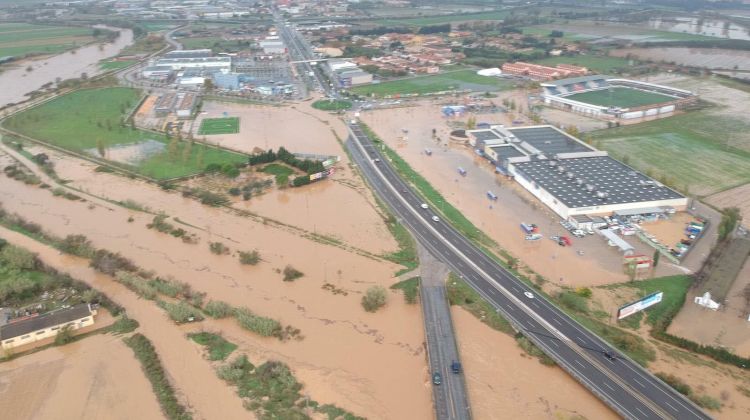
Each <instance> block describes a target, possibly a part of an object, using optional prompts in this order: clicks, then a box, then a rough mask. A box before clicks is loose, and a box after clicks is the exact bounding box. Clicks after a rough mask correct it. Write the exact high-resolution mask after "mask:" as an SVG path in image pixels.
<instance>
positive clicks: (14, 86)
mask: <svg viewBox="0 0 750 420" xmlns="http://www.w3.org/2000/svg"><path fill="white" fill-rule="evenodd" d="M100 27H102V28H107V27H106V26H100ZM107 29H111V30H116V31H119V32H120V36H119V37H117V39H115V41H114V42H111V43H106V44H91V45H88V46H85V47H81V48H77V49H75V50H73V51H75V53H72V52H70V51H68V52H64V53H62V54H58V55H54V56H52V57H46V58H40V59H32V60H24V61H20V62H18V63H16V65H17V66H16V67H13V68H9V69H7V70H5V71H3V72H2V73H0V86H2V89H0V107H2V106H5V105H7V104H9V103H18V102H21V101H24V100H26V99H27V98H28V97H27V96H26V94H27V93H29V92H32V91H35V90H37V89H39V88H40V87H42V85H44V84H46V83H54V82H55V80H56V79H57V78H58V77H59V78H60V79H62V80H65V79H72V78H78V77H81V73H86V74H87V75H89V76H93V75H95V74H98V73H100V72H101V70H100V69H99V61H100V60H104V59H106V58H109V57H113V56H115V55H116V54H118V53H119V52H120V51H122V49H123V48H125V47H127V46H128V45H130V44H132V43H133V31H131V30H130V29H123V28H107ZM28 66H31V67H32V69H33V70H32V71H26V68H27V67H28Z"/></svg>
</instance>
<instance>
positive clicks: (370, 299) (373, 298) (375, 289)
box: [362, 286, 387, 312]
mask: <svg viewBox="0 0 750 420" xmlns="http://www.w3.org/2000/svg"><path fill="white" fill-rule="evenodd" d="M386 293H387V292H386V290H385V288H384V287H382V286H372V287H370V288H369V289H367V291H366V292H365V295H364V296H362V307H363V308H365V311H367V312H375V311H377V310H378V309H380V308H382V307H383V306H385V302H386V299H387V294H386Z"/></svg>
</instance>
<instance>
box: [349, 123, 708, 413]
mask: <svg viewBox="0 0 750 420" xmlns="http://www.w3.org/2000/svg"><path fill="white" fill-rule="evenodd" d="M349 130H350V133H351V135H350V137H349V140H348V147H349V149H350V150H351V151H352V154H353V156H354V157H355V160H357V162H358V163H359V165H360V167H361V169H362V172H363V173H364V175H365V177H366V178H367V180H368V182H369V183H370V185H371V186H372V187H373V188H374V189H375V191H376V192H377V193H378V195H379V196H380V197H381V198H383V200H384V201H385V202H386V203H387V204H388V205H389V207H390V208H391V210H392V211H393V212H394V213H395V214H396V216H397V217H398V218H399V220H400V221H401V223H403V224H404V225H405V226H406V227H407V228H408V229H409V230H410V231H411V232H412V233H413V234H414V236H415V238H416V239H417V240H418V241H419V242H420V243H421V244H422V245H423V246H424V247H425V248H427V249H428V250H429V251H430V253H431V254H432V255H434V256H435V257H437V258H438V259H440V260H441V261H443V262H444V263H445V264H446V265H448V266H449V267H450V268H451V269H452V270H453V271H454V272H456V273H457V274H459V275H460V276H461V277H462V278H463V279H464V280H465V281H466V282H467V283H468V284H469V285H471V286H472V287H473V288H474V289H475V290H476V291H477V292H478V293H479V294H480V295H482V297H484V298H485V299H486V300H487V301H489V302H490V303H491V304H492V305H493V307H494V308H495V309H496V310H497V311H498V312H499V313H500V314H502V315H503V316H504V317H505V318H506V319H508V321H509V322H511V324H512V325H513V326H514V328H516V329H517V330H518V331H521V332H523V334H524V335H525V336H526V337H527V338H528V339H529V340H531V341H532V342H534V344H536V345H537V346H538V347H539V348H541V349H542V350H543V351H544V352H545V353H546V354H547V355H548V356H550V357H551V358H552V359H554V360H555V362H557V364H558V365H560V367H562V368H563V369H565V370H566V371H567V372H568V373H569V374H570V375H572V376H573V377H574V378H575V379H576V380H578V381H579V382H580V383H581V384H583V385H584V386H585V387H586V388H588V389H589V390H590V391H591V392H592V393H594V394H595V395H596V396H597V397H599V398H600V399H601V400H602V401H604V402H605V403H606V404H607V405H609V406H610V407H611V408H612V409H613V410H614V411H616V412H617V413H618V414H620V415H621V416H623V417H625V418H628V419H639V420H640V419H662V418H672V419H680V420H683V419H710V416H708V415H707V414H706V413H704V412H703V411H702V410H701V409H700V408H698V407H697V406H696V405H694V404H693V403H692V402H691V401H689V400H688V399H687V398H685V397H684V396H682V395H681V394H679V393H677V392H676V391H675V390H674V389H672V388H671V387H670V386H669V385H667V384H665V383H664V382H662V381H660V380H659V379H658V378H656V377H654V376H653V375H651V374H650V373H649V372H648V371H646V370H645V369H643V368H642V367H641V366H640V365H638V364H637V363H635V362H633V361H632V360H630V359H629V358H628V357H626V356H624V355H622V354H620V353H619V352H618V351H617V350H616V349H614V348H613V347H612V346H610V345H609V344H608V343H606V342H605V341H604V340H602V339H600V338H599V337H598V336H596V335H595V334H594V333H592V332H590V331H589V330H588V329H586V328H585V327H583V326H582V325H580V324H579V323H577V322H576V321H575V320H573V319H572V318H570V317H569V316H568V315H567V314H565V313H564V312H563V311H561V310H560V309H558V308H557V307H556V306H555V305H553V304H552V303H550V302H549V301H547V299H545V298H544V297H542V296H540V295H538V294H537V293H535V290H533V289H531V288H530V287H529V286H527V285H526V284H525V283H523V282H522V281H521V280H519V279H518V278H516V277H515V276H514V275H513V274H512V273H510V272H508V271H507V270H506V269H505V268H503V267H502V266H501V265H500V264H498V263H497V262H496V261H495V260H493V259H492V258H490V257H489V256H488V255H486V254H485V253H484V252H483V251H481V250H480V249H479V248H478V247H476V246H475V245H474V244H473V243H472V242H471V241H469V240H468V239H467V238H465V237H464V236H463V235H462V234H460V233H459V232H458V231H457V230H455V229H454V228H453V227H452V226H451V225H450V224H448V223H446V222H445V221H443V220H439V221H437V222H435V221H433V216H437V217H440V214H437V213H436V212H435V211H434V210H433V209H431V208H428V209H423V208H422V207H421V204H422V203H423V200H422V199H421V198H420V197H419V196H418V195H417V194H416V193H415V192H414V191H413V190H412V188H411V187H410V186H409V185H408V184H407V183H406V182H404V181H403V180H402V179H401V178H400V177H399V176H398V174H397V173H396V171H395V170H394V169H393V168H392V167H391V165H390V164H389V163H388V161H387V159H386V158H385V157H384V155H383V154H381V153H380V151H379V150H378V148H377V145H376V144H374V143H373V142H372V140H371V139H370V138H369V137H368V136H367V135H366V134H365V132H364V131H363V130H362V129H361V127H360V126H359V125H358V124H357V123H354V122H353V123H351V124H349ZM363 156H365V157H366V159H363V158H362V157H363ZM358 158H359V159H358ZM529 296H531V297H529Z"/></svg>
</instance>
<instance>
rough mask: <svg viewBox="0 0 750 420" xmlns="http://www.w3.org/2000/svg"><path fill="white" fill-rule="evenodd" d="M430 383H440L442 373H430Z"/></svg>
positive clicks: (441, 381)
mask: <svg viewBox="0 0 750 420" xmlns="http://www.w3.org/2000/svg"><path fill="white" fill-rule="evenodd" d="M432 383H433V384H435V385H440V384H442V383H443V375H441V374H440V372H435V373H433V374H432Z"/></svg>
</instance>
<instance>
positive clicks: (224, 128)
mask: <svg viewBox="0 0 750 420" xmlns="http://www.w3.org/2000/svg"><path fill="white" fill-rule="evenodd" d="M239 132H240V119H239V118H237V117H228V118H206V119H204V120H203V121H201V126H200V128H199V129H198V134H203V135H213V134H236V133H239Z"/></svg>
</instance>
